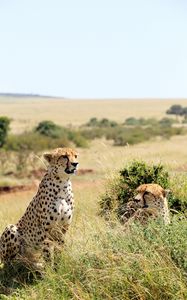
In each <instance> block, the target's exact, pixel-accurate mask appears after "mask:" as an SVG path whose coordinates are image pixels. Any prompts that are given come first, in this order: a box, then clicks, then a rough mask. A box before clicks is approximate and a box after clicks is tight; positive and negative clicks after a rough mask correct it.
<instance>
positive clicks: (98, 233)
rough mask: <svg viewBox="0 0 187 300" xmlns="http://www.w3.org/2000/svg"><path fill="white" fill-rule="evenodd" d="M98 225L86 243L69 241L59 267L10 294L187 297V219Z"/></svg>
mask: <svg viewBox="0 0 187 300" xmlns="http://www.w3.org/2000/svg"><path fill="white" fill-rule="evenodd" d="M97 225H98V224H97ZM97 225H96V226H95V228H93V230H92V232H90V236H89V237H88V236H87V235H86V236H85V240H84V242H81V243H79V242H77V241H74V243H71V244H69V243H68V245H67V246H66V248H65V249H64V251H63V252H62V255H61V256H60V257H59V261H58V268H57V270H56V271H55V272H54V270H52V269H50V268H48V270H47V272H46V275H45V278H44V279H43V280H42V281H38V282H37V283H36V284H35V285H31V286H23V288H22V289H21V290H19V291H17V292H16V293H15V295H13V296H12V297H11V298H10V299H41V300H44V299H59V300H60V299H129V300H130V299H141V300H144V299H145V300H149V299H150V300H161V299H162V300H168V299H173V300H176V299H177V300H182V299H183V300H185V299H187V283H186V279H187V278H186V271H187V243H186V230H187V223H186V221H180V222H179V221H173V223H172V224H171V225H170V226H168V227H165V228H163V227H162V226H161V225H160V224H159V223H150V224H149V226H148V227H147V228H142V227H141V226H137V225H136V224H135V225H134V226H133V227H132V228H128V229H126V230H124V228H122V227H120V226H119V225H118V224H115V226H114V228H111V227H110V226H107V225H106V226H103V227H100V228H98V227H97Z"/></svg>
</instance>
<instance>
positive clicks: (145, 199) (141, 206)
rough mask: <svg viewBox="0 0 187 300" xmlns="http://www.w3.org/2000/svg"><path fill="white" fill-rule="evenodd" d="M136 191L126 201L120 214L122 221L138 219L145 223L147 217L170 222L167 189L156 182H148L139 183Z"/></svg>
mask: <svg viewBox="0 0 187 300" xmlns="http://www.w3.org/2000/svg"><path fill="white" fill-rule="evenodd" d="M136 191H137V192H138V194H137V195H136V197H135V198H134V199H133V200H132V201H129V202H128V203H127V207H126V211H125V213H124V214H123V216H122V221H123V222H124V223H126V222H128V223H129V222H130V223H131V222H132V221H136V220H138V221H139V222H140V223H142V224H145V223H147V221H148V219H149V218H152V219H157V218H162V219H163V222H164V224H168V223H170V217H169V209H168V202H167V199H166V197H167V193H168V191H167V190H164V189H163V188H162V187H161V186H160V185H158V184H153V183H149V184H142V185H140V186H139V187H138V188H137V190H136Z"/></svg>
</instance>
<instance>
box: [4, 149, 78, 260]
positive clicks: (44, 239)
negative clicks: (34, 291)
mask: <svg viewBox="0 0 187 300" xmlns="http://www.w3.org/2000/svg"><path fill="white" fill-rule="evenodd" d="M44 158H45V160H46V161H47V162H48V164H49V166H48V168H47V171H46V174H45V175H44V177H43V179H42V181H41V183H40V185H39V188H38V191H37V193H36V195H35V196H34V198H33V200H32V201H31V202H30V204H29V206H28V207H27V209H26V211H25V213H24V215H23V216H22V217H21V219H20V220H19V221H18V223H17V224H16V225H8V226H7V227H6V228H5V230H4V232H3V234H2V236H1V237H0V259H1V261H2V262H9V261H11V260H12V259H15V258H17V257H19V256H21V257H23V258H24V257H27V254H28V251H31V252H33V250H37V249H38V250H42V252H43V255H44V258H45V259H48V260H50V259H52V253H53V250H52V249H53V245H54V242H56V243H57V244H62V243H63V242H64V234H65V232H66V231H67V229H68V227H69V225H70V223H71V220H72V214H73V208H74V201H73V193H72V185H71V181H70V175H71V174H74V173H75V171H76V169H77V166H78V162H77V153H76V151H74V150H72V149H69V148H57V149H55V150H53V151H52V152H50V153H46V154H44Z"/></svg>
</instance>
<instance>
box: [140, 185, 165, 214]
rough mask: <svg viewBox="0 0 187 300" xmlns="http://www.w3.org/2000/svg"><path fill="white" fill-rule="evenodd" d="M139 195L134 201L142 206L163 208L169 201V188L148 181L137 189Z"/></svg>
mask: <svg viewBox="0 0 187 300" xmlns="http://www.w3.org/2000/svg"><path fill="white" fill-rule="evenodd" d="M136 191H137V195H136V196H135V198H134V201H135V202H137V204H138V206H139V207H141V208H157V209H159V208H160V209H161V208H163V206H164V205H165V203H166V202H167V200H166V197H167V194H168V190H164V189H163V188H162V187H161V186H160V185H159V184H155V183H148V184H141V185H140V186H139V187H138V188H137V189H136Z"/></svg>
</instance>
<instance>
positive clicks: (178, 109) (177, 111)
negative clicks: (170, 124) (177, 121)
mask: <svg viewBox="0 0 187 300" xmlns="http://www.w3.org/2000/svg"><path fill="white" fill-rule="evenodd" d="M166 114H168V115H176V116H182V115H183V107H182V106H181V105H179V104H174V105H172V106H171V107H170V108H169V109H168V110H167V111H166Z"/></svg>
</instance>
